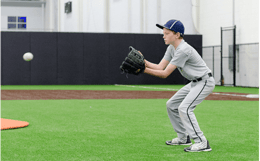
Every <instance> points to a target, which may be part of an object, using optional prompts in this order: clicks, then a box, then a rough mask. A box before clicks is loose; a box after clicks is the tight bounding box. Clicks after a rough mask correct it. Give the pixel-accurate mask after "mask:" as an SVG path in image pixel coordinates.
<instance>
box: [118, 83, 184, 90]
mask: <svg viewBox="0 0 260 161" xmlns="http://www.w3.org/2000/svg"><path fill="white" fill-rule="evenodd" d="M115 86H123V87H132V88H148V89H163V90H168V91H177V90H179V89H172V88H155V87H145V86H131V85H123V84H115Z"/></svg>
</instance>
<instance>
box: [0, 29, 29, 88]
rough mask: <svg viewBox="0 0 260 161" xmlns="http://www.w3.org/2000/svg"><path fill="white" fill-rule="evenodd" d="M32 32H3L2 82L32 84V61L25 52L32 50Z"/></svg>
mask: <svg viewBox="0 0 260 161" xmlns="http://www.w3.org/2000/svg"><path fill="white" fill-rule="evenodd" d="M30 35H31V33H26V32H23V33H16V32H10V33H7V32H2V33H1V64H2V69H1V73H2V75H1V82H2V84H17V85H23V84H31V62H25V61H24V60H23V54H24V53H26V52H29V51H31V39H30Z"/></svg>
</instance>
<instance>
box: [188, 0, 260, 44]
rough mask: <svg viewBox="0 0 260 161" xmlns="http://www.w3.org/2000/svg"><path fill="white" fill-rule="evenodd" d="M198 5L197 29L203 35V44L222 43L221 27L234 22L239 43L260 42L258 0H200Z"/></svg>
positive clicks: (231, 24)
mask: <svg viewBox="0 0 260 161" xmlns="http://www.w3.org/2000/svg"><path fill="white" fill-rule="evenodd" d="M194 2H195V1H193V3H194ZM233 2H234V14H233ZM196 5H198V6H199V20H198V21H199V25H198V27H197V29H198V31H199V33H200V34H202V35H203V46H212V45H220V42H221V40H220V28H221V27H229V26H233V25H234V24H235V25H236V27H237V32H236V36H237V37H236V43H237V44H241V43H255V42H259V29H258V28H259V1H258V0H246V1H245V0H210V1H209V0H199V1H197V4H196ZM233 16H234V20H233Z"/></svg>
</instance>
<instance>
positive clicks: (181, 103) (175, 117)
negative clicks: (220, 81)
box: [166, 77, 215, 142]
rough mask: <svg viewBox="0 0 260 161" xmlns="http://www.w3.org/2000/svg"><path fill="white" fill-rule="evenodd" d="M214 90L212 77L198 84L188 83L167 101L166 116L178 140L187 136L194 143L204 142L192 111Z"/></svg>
mask: <svg viewBox="0 0 260 161" xmlns="http://www.w3.org/2000/svg"><path fill="white" fill-rule="evenodd" d="M214 88H215V80H214V78H213V77H209V78H207V79H205V80H201V81H199V82H190V83H189V84H187V85H186V86H184V87H183V88H181V89H180V90H179V91H178V92H177V93H175V95H173V96H172V97H171V98H170V99H169V100H168V101H167V103H166V106H167V112H168V116H169V118H170V121H171V124H172V126H173V129H174V130H175V132H176V133H177V135H178V137H179V138H183V137H185V136H186V135H187V134H189V136H190V138H191V139H193V140H194V141H195V142H201V141H202V140H206V138H205V136H204V135H203V132H202V131H201V130H200V127H199V124H198V122H197V119H196V117H195V114H194V113H193V111H194V109H195V107H196V106H197V105H198V104H200V103H201V102H202V101H203V100H204V99H205V98H206V97H207V96H208V95H209V94H210V93H211V92H212V91H213V89H214Z"/></svg>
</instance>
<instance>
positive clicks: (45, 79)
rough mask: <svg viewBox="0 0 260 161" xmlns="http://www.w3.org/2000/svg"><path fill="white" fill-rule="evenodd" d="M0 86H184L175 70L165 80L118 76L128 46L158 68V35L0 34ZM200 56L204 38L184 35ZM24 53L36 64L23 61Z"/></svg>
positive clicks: (160, 50)
mask: <svg viewBox="0 0 260 161" xmlns="http://www.w3.org/2000/svg"><path fill="white" fill-rule="evenodd" d="M1 36H2V44H1V46H2V49H1V51H2V59H1V76H2V77H1V81H2V85H27V84H32V85H45V84H46V85H48V84H54V85H55V84H64V85H65V84H68V85H69V84H186V83H187V82H188V81H187V80H185V79H184V78H183V77H182V76H181V75H180V73H179V72H178V70H176V71H174V72H173V73H172V74H171V75H170V76H169V77H168V78H167V79H160V78H157V77H153V76H149V75H146V74H142V75H139V76H134V75H128V78H127V77H126V75H125V74H121V71H120V69H119V66H120V65H121V63H122V61H123V60H124V58H125V56H126V55H127V54H128V52H129V46H133V47H135V48H136V49H137V50H140V51H141V52H142V53H143V55H144V56H145V58H146V59H147V60H149V61H151V62H153V63H159V62H160V61H161V59H162V58H163V56H164V53H165V51H166V48H167V45H165V44H164V41H163V38H162V34H123V33H121V34H120V33H55V32H51V33H48V32H2V34H1ZM185 41H187V42H188V43H189V44H190V45H191V46H193V47H194V48H195V49H196V50H197V51H198V52H199V53H200V54H201V55H202V36H201V35H185ZM25 52H32V53H33V54H34V59H33V60H32V61H30V62H26V61H24V60H23V58H22V56H23V54H24V53H25Z"/></svg>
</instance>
